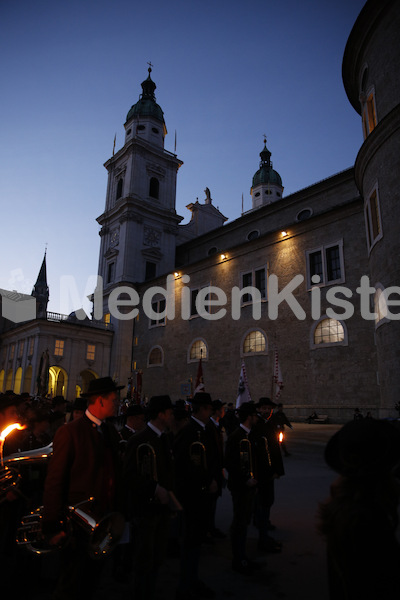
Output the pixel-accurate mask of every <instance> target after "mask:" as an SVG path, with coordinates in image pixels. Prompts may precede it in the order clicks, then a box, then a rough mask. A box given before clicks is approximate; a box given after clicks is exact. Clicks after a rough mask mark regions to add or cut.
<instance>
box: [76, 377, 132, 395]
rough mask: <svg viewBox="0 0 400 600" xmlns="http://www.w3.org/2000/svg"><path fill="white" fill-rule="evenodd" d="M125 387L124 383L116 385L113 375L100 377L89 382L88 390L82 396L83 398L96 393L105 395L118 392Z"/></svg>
mask: <svg viewBox="0 0 400 600" xmlns="http://www.w3.org/2000/svg"><path fill="white" fill-rule="evenodd" d="M124 387H125V386H124V385H116V384H115V381H113V380H112V379H111V377H100V378H99V379H92V380H91V381H90V382H89V387H88V391H87V392H85V393H83V394H81V396H82V397H83V398H87V397H88V396H96V395H98V396H103V395H106V394H110V393H111V392H118V390H122V388H124Z"/></svg>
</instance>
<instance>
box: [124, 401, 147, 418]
mask: <svg viewBox="0 0 400 600" xmlns="http://www.w3.org/2000/svg"><path fill="white" fill-rule="evenodd" d="M139 415H144V410H143V408H142V407H141V406H140V404H131V405H130V406H128V408H127V409H126V413H125V416H126V417H138V416H139Z"/></svg>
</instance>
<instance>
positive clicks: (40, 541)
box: [16, 498, 125, 559]
mask: <svg viewBox="0 0 400 600" xmlns="http://www.w3.org/2000/svg"><path fill="white" fill-rule="evenodd" d="M93 501H94V498H89V499H88V500H84V501H83V502H79V503H78V504H77V505H76V506H69V507H68V516H67V519H66V534H67V541H66V543H68V539H70V537H71V534H72V531H73V526H74V525H75V526H77V527H78V528H81V529H83V530H84V533H85V535H86V536H87V538H88V539H87V550H88V553H89V556H90V557H91V558H93V559H98V558H102V557H104V556H107V555H108V554H109V553H110V552H112V550H114V548H115V547H116V546H117V544H118V543H119V541H120V539H121V537H122V534H123V532H124V527H125V519H124V517H123V516H122V515H121V514H120V513H118V512H111V513H109V514H107V515H105V516H104V517H103V518H102V519H100V520H99V521H97V520H96V518H95V517H94V516H93V514H92V513H91V511H90V506H88V510H83V506H84V505H90V504H92V503H93ZM42 522H43V506H41V507H39V508H38V509H36V510H35V511H33V512H32V513H30V514H29V515H26V516H25V517H23V518H22V521H21V525H20V526H19V528H18V530H17V538H16V541H17V545H19V546H25V547H26V548H27V550H29V551H30V552H33V553H34V554H47V553H49V552H54V551H55V550H57V549H59V547H58V546H54V545H50V544H49V543H48V541H47V540H45V538H44V536H43V533H42Z"/></svg>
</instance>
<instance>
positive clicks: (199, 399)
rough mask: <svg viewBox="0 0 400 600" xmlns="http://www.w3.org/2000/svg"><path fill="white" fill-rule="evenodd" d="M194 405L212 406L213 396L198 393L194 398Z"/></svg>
mask: <svg viewBox="0 0 400 600" xmlns="http://www.w3.org/2000/svg"><path fill="white" fill-rule="evenodd" d="M192 404H194V405H195V406H212V400H211V396H210V394H208V393H207V392H197V394H195V395H194V396H193V398H192Z"/></svg>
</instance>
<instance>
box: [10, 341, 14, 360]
mask: <svg viewBox="0 0 400 600" xmlns="http://www.w3.org/2000/svg"><path fill="white" fill-rule="evenodd" d="M14 354H15V344H12V345H11V348H10V360H12V359H13V358H14Z"/></svg>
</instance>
